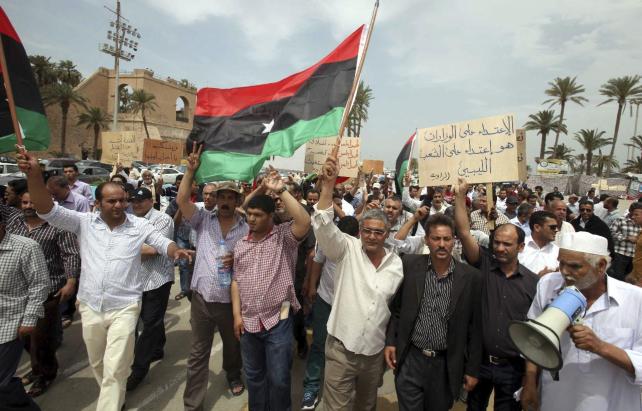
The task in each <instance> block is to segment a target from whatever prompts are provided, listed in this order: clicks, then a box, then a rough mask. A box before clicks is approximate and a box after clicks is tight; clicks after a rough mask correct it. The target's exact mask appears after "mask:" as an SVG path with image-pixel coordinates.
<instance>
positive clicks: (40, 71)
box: [29, 55, 56, 88]
mask: <svg viewBox="0 0 642 411" xmlns="http://www.w3.org/2000/svg"><path fill="white" fill-rule="evenodd" d="M50 60H51V59H50V58H49V57H45V56H41V55H34V56H29V62H30V63H31V69H32V70H33V75H34V77H36V83H37V84H38V87H40V88H43V87H45V86H48V85H49V84H53V83H55V82H56V65H55V64H54V63H52V62H51V61H50Z"/></svg>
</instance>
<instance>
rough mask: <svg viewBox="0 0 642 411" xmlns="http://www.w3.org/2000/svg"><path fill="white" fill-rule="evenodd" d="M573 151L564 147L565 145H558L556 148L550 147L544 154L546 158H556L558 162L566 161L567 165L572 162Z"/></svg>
mask: <svg viewBox="0 0 642 411" xmlns="http://www.w3.org/2000/svg"><path fill="white" fill-rule="evenodd" d="M573 151H575V150H574V149H572V148H570V147H566V144H564V143H562V144H558V145H557V146H551V147H549V148H548V150H546V153H545V154H548V158H556V159H558V160H566V161H568V162H569V163H570V162H572V161H573V157H574V156H573V154H571V153H573Z"/></svg>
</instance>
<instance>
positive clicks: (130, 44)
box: [98, 0, 140, 131]
mask: <svg viewBox="0 0 642 411" xmlns="http://www.w3.org/2000/svg"><path fill="white" fill-rule="evenodd" d="M105 8H106V9H107V10H109V11H111V12H112V13H114V14H115V15H116V19H115V20H113V21H110V22H109V25H110V26H111V27H113V28H114V31H113V32H112V31H111V30H109V31H107V40H111V41H112V42H113V45H112V44H108V43H102V44H99V45H98V49H99V50H100V51H102V52H103V53H106V54H109V55H111V56H114V75H115V78H114V117H113V120H112V130H113V131H118V109H119V107H120V93H119V90H118V89H119V87H118V83H119V82H120V73H119V70H120V59H123V60H125V61H132V60H133V59H134V57H135V56H134V52H136V51H138V39H140V33H139V32H138V29H137V28H135V27H132V26H131V24H128V22H129V20H127V19H126V18H125V17H123V16H122V15H121V14H120V0H117V1H116V11H114V10H112V9H110V8H109V7H105ZM126 22H127V23H126ZM123 47H126V48H128V49H129V50H128V51H125V50H123Z"/></svg>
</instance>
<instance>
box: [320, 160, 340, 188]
mask: <svg viewBox="0 0 642 411" xmlns="http://www.w3.org/2000/svg"><path fill="white" fill-rule="evenodd" d="M321 174H322V175H323V179H324V180H330V181H332V182H333V183H334V180H335V179H336V178H337V177H338V176H339V166H338V163H337V158H336V157H334V156H332V155H331V156H328V158H327V159H326V160H325V164H324V165H323V168H322V169H321Z"/></svg>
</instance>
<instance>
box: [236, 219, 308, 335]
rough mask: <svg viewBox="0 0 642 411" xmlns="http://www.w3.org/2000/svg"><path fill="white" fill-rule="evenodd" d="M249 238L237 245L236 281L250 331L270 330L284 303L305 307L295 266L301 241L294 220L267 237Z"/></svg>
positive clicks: (276, 228) (275, 228) (245, 320)
mask: <svg viewBox="0 0 642 411" xmlns="http://www.w3.org/2000/svg"><path fill="white" fill-rule="evenodd" d="M251 235H252V234H251V233H250V235H248V236H247V237H245V238H243V239H241V240H239V241H238V242H237V243H236V246H235V247H234V280H236V282H237V283H238V288H239V292H240V294H241V316H242V317H243V325H244V328H245V330H246V331H248V332H251V333H256V332H259V331H261V330H262V329H266V330H269V329H270V328H272V327H274V326H275V325H276V324H277V323H278V322H279V315H280V311H281V304H282V303H283V302H284V301H290V304H291V306H292V308H293V309H294V311H298V310H299V309H300V308H301V306H300V305H299V301H298V300H297V298H296V294H295V291H294V268H295V265H296V258H297V248H298V245H299V241H298V240H297V239H296V237H294V234H292V222H289V223H284V224H280V225H277V226H274V227H273V228H272V231H270V232H269V233H268V235H266V236H265V237H264V238H263V239H261V240H259V241H255V240H253V239H252V238H251Z"/></svg>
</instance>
